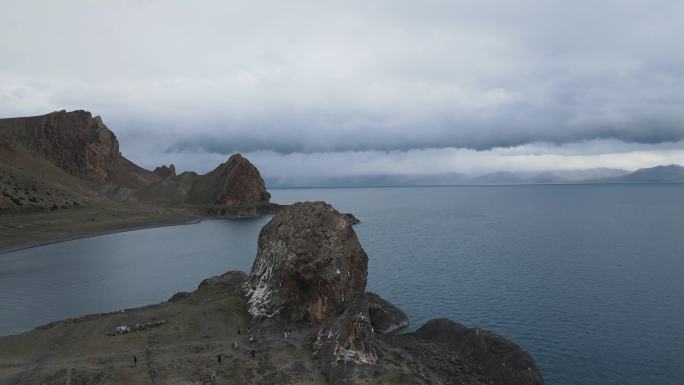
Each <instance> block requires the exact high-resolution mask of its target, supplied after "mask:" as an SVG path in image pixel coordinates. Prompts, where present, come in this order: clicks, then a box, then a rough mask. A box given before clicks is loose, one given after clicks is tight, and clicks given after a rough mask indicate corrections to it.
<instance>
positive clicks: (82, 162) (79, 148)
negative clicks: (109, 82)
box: [0, 110, 159, 188]
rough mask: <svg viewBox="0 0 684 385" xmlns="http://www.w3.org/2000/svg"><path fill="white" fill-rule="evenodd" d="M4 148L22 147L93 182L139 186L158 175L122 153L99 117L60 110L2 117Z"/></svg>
mask: <svg viewBox="0 0 684 385" xmlns="http://www.w3.org/2000/svg"><path fill="white" fill-rule="evenodd" d="M0 141H2V142H3V143H4V145H3V147H4V148H5V149H12V148H14V151H16V150H17V149H16V147H22V148H23V149H25V150H28V151H30V152H32V153H33V154H35V155H36V156H38V157H41V158H43V159H45V160H47V161H49V162H51V163H52V164H54V165H55V166H57V167H59V168H61V169H63V170H65V171H66V172H68V173H69V174H71V175H73V176H75V177H77V178H81V179H85V180H88V181H91V182H95V183H99V184H105V183H115V184H118V185H121V186H124V187H130V188H139V187H142V186H144V185H147V184H150V183H152V182H154V181H156V180H158V179H159V178H158V177H157V176H156V175H154V174H153V173H151V172H150V171H147V170H144V169H142V168H140V167H138V166H136V165H135V164H133V163H132V162H130V161H129V160H128V159H126V158H125V157H123V156H122V155H121V153H120V152H119V142H118V140H117V139H116V136H115V135H114V133H112V131H110V130H109V129H108V128H107V126H105V124H104V123H103V122H102V118H100V117H99V116H95V117H93V116H92V114H91V113H90V112H87V111H82V110H78V111H72V112H66V111H58V112H53V113H50V114H47V115H42V116H33V117H26V118H9V119H0Z"/></svg>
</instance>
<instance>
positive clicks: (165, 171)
mask: <svg viewBox="0 0 684 385" xmlns="http://www.w3.org/2000/svg"><path fill="white" fill-rule="evenodd" d="M152 172H153V173H155V174H157V175H158V176H160V177H162V178H164V179H166V178H169V177H174V176H176V166H174V165H173V163H172V164H170V165H168V167H167V166H166V165H161V166H159V167H157V168H155V169H154V171H152Z"/></svg>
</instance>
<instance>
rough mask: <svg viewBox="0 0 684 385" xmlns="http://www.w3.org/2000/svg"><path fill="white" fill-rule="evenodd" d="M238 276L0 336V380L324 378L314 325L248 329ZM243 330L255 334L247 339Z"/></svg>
mask: <svg viewBox="0 0 684 385" xmlns="http://www.w3.org/2000/svg"><path fill="white" fill-rule="evenodd" d="M243 279H244V273H239V272H229V273H226V274H224V275H223V276H220V277H215V278H212V279H209V280H206V281H204V282H203V283H202V284H201V286H200V288H199V289H198V290H197V291H195V292H193V293H190V294H180V295H176V296H174V298H173V299H172V300H170V301H169V302H164V303H161V304H158V305H150V306H146V307H142V308H137V309H130V310H124V311H119V312H114V313H107V314H99V315H88V316H84V317H80V318H76V319H70V320H65V321H59V322H55V323H52V324H49V325H46V326H43V327H40V328H36V329H34V330H32V331H30V332H27V333H23V334H20V335H16V336H7V337H2V338H0V383H1V384H8V385H10V384H67V385H71V384H283V383H289V384H324V383H326V380H325V379H324V378H323V377H322V376H321V375H320V374H318V371H317V370H315V369H314V364H313V362H312V359H311V352H310V350H308V349H310V348H308V346H310V338H311V337H310V336H311V335H312V334H313V333H315V331H314V330H308V329H306V328H304V329H296V330H292V332H291V333H290V335H289V336H288V338H285V337H284V335H283V334H282V332H281V331H280V330H275V329H274V328H273V327H271V328H270V329H269V330H256V327H253V328H252V329H250V326H251V325H250V321H249V320H250V318H249V316H248V314H247V312H246V306H245V299H244V297H243V296H242V295H241V294H240V291H239V288H238V286H239V285H240V284H241V283H242V282H243ZM162 320H163V321H168V323H164V324H162V325H161V326H158V327H153V328H149V329H146V330H142V331H136V332H131V333H128V334H123V335H112V334H114V332H115V329H116V327H118V326H123V325H129V326H131V325H135V324H146V323H150V322H152V321H162ZM238 329H240V333H239V334H238ZM250 337H252V338H254V339H255V342H253V343H250ZM233 343H237V346H238V347H237V349H234V348H233ZM252 350H253V351H254V356H253V357H252ZM219 355H220V356H221V362H219V359H218V357H219ZM134 357H135V358H137V362H135V359H134Z"/></svg>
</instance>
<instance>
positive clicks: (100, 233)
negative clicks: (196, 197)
mask: <svg viewBox="0 0 684 385" xmlns="http://www.w3.org/2000/svg"><path fill="white" fill-rule="evenodd" d="M205 219H213V218H208V217H198V218H193V219H190V220H185V221H183V222H170V223H164V224H156V225H142V226H128V227H123V228H120V229H111V230H103V231H96V232H92V233H83V234H77V235H72V236H68V237H65V238H59V239H53V240H49V241H35V242H29V243H27V244H23V245H19V246H13V247H10V248H7V249H0V255H3V254H7V253H12V252H15V251H20V250H26V249H32V248H35V247H40V246H47V245H52V244H55V243H63V242H69V241H76V240H79V239H85V238H92V237H99V236H103V235H111V234H117V233H126V232H129V231H137V230H146V229H155V228H159V227H171V226H185V225H195V224H198V223H200V222H202V221H203V220H205ZM217 219H223V218H217ZM225 219H233V218H225Z"/></svg>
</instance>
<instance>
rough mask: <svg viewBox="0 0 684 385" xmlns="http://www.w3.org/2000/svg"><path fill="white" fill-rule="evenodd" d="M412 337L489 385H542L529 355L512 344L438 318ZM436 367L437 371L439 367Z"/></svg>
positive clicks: (487, 332) (542, 381)
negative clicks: (438, 348) (449, 355)
mask: <svg viewBox="0 0 684 385" xmlns="http://www.w3.org/2000/svg"><path fill="white" fill-rule="evenodd" d="M415 336H416V337H418V338H419V339H423V340H429V341H431V342H433V343H435V344H439V345H442V346H445V347H446V348H447V349H448V350H449V351H450V352H451V353H453V354H456V355H458V356H459V357H461V358H462V359H463V360H464V363H465V364H466V365H469V366H470V367H471V368H472V370H473V371H474V372H478V371H479V372H481V373H483V374H484V375H485V376H486V378H487V379H488V380H489V381H490V382H491V383H493V384H508V385H541V384H543V383H544V380H543V379H542V377H541V374H540V373H539V370H538V369H537V367H536V365H535V363H534V360H533V359H532V357H530V355H529V354H527V353H526V352H525V351H523V350H522V349H521V348H520V347H519V346H518V345H516V344H514V343H513V342H511V341H508V340H507V339H505V338H504V337H501V336H499V335H497V334H494V333H492V332H490V331H487V330H483V329H478V328H467V327H465V326H463V325H461V324H459V323H457V322H454V321H451V320H449V319H446V318H441V319H434V320H430V321H428V322H427V323H426V324H425V325H423V326H422V327H421V328H420V329H418V330H417V331H416V332H415ZM409 338H410V336H409ZM436 366H437V368H439V366H440V365H436ZM440 369H442V371H448V370H449V368H440Z"/></svg>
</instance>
